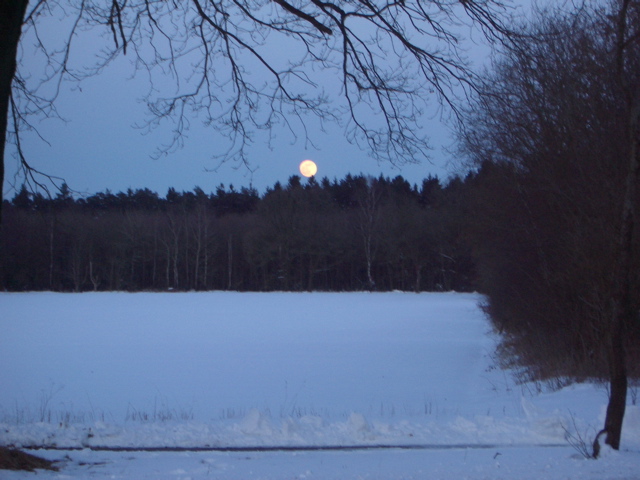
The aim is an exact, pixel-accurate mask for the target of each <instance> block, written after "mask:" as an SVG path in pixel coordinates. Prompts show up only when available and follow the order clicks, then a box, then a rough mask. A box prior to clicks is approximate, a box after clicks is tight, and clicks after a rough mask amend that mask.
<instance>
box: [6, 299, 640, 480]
mask: <svg viewBox="0 0 640 480" xmlns="http://www.w3.org/2000/svg"><path fill="white" fill-rule="evenodd" d="M479 301H480V297H479V296H477V295H472V294H455V293H446V294H426V293H425V294H413V293H297V294H296V293H265V294H260V293H222V292H211V293H162V294H161V293H136V294H127V293H85V294H55V293H26V294H8V293H3V294H0V312H1V313H0V315H1V317H0V328H1V330H0V332H1V334H0V362H1V364H2V365H3V368H2V369H0V385H1V389H0V444H1V445H16V446H21V447H56V448H57V450H39V451H38V452H37V453H38V454H39V455H41V456H45V457H47V458H51V459H62V460H63V461H62V462H61V464H60V466H61V471H60V472H58V473H55V472H38V478H117V479H160V480H164V479H176V480H177V479H204V478H212V479H238V480H239V479H261V478H264V479H294V478H307V479H314V478H315V479H361V478H367V479H429V480H432V479H453V478H455V479H462V478H465V479H472V480H473V479H536V480H538V479H542V478H544V479H600V480H602V479H634V478H640V411H639V409H638V407H636V406H633V405H632V398H631V396H630V399H629V407H628V410H627V412H628V413H627V419H626V422H625V426H624V432H623V450H622V451H620V452H606V455H605V456H604V458H602V459H600V460H598V461H592V460H585V459H583V458H581V457H580V456H579V455H578V454H577V451H576V450H575V449H573V448H572V447H571V446H569V444H568V442H567V440H566V437H567V435H568V434H569V435H571V436H573V437H574V438H575V437H580V436H583V437H584V438H590V437H592V435H593V433H594V431H595V429H599V428H600V426H601V425H602V421H603V414H604V407H605V405H606V400H607V393H606V390H605V389H604V388H603V387H600V386H594V385H577V386H572V387H567V388H565V389H563V390H561V391H558V392H553V393H551V392H548V391H543V392H540V391H539V389H538V388H537V387H538V386H536V385H530V384H529V385H517V384H516V383H515V382H514V380H513V379H512V377H511V376H510V374H509V373H508V372H504V371H502V370H500V369H498V368H496V367H495V361H494V359H493V358H492V355H493V350H494V347H495V342H496V339H495V338H494V336H493V335H492V334H491V333H490V328H489V325H488V322H487V320H486V319H485V318H484V317H483V315H482V313H481V312H480V310H479V309H478V306H477V304H478V302H479ZM338 446H346V447H352V449H350V450H335V449H333V447H338ZM379 446H387V447H396V448H383V449H380V448H373V449H361V448H362V447H379ZM105 447H109V448H116V447H125V448H126V449H128V450H126V451H105V450H100V449H101V448H105ZM158 447H174V448H176V449H189V448H196V449H200V451H172V452H167V451H132V449H138V448H147V449H150V448H158ZM253 447H256V449H253ZM265 447H266V449H267V450H266V451H265V450H264V449H265ZM278 447H286V448H288V449H289V450H284V449H281V450H277V449H276V450H274V448H278ZM292 447H329V448H330V449H326V450H291V448H292ZM401 447H402V448H401ZM226 448H232V449H234V448H235V450H234V451H224V449H226ZM260 448H262V449H263V450H262V451H259V450H257V449H260ZM202 449H209V450H205V451H202ZM216 449H217V450H216ZM33 475H34V474H31V473H24V472H6V471H0V478H3V479H4V478H7V479H17V478H31V477H32V476H33Z"/></svg>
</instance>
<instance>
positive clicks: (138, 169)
mask: <svg viewBox="0 0 640 480" xmlns="http://www.w3.org/2000/svg"><path fill="white" fill-rule="evenodd" d="M513 3H514V4H519V3H521V2H519V1H518V2H513ZM55 25H56V24H53V25H52V27H51V28H52V32H54V34H55V28H56V27H55ZM476 37H479V35H476ZM83 47H86V48H88V49H89V48H90V47H91V46H83ZM469 52H470V53H469V56H470V57H472V60H473V63H474V65H480V64H482V63H483V62H484V61H485V60H486V53H487V52H488V48H487V47H484V48H483V47H478V46H473V45H471V46H470V50H469ZM130 61H131V59H130V58H128V57H120V58H119V59H118V61H116V62H114V63H113V64H112V65H110V66H109V67H108V68H107V69H105V70H104V71H103V72H102V73H101V74H99V75H97V76H94V77H91V78H88V79H85V80H83V81H82V82H81V83H79V84H71V83H68V84H65V85H64V86H63V90H62V92H61V94H60V97H59V98H58V100H57V103H56V105H57V109H58V112H59V114H60V116H61V117H63V118H64V119H65V120H66V121H64V122H63V121H61V120H59V119H46V120H43V121H40V122H38V123H36V124H35V126H36V127H37V128H38V130H39V133H40V135H41V137H42V138H41V137H40V136H38V135H36V134H35V133H33V132H26V133H25V134H24V137H23V139H22V141H23V150H24V152H25V154H26V156H27V160H28V161H29V162H30V164H31V165H32V166H33V167H34V168H36V169H38V170H41V171H43V172H45V173H47V174H50V175H54V176H56V177H60V178H62V179H64V181H66V183H67V184H68V185H69V187H70V188H71V189H72V190H74V191H76V192H80V193H85V194H91V193H96V192H99V191H105V190H107V189H109V190H111V191H112V192H118V191H125V190H126V189H128V188H132V189H137V188H149V189H151V190H153V191H156V192H158V193H159V194H161V195H164V194H165V193H166V191H167V189H168V188H169V187H174V188H176V189H177V190H192V189H193V188H194V187H196V186H199V187H200V188H202V189H203V190H204V191H205V192H207V193H209V192H212V191H215V188H216V187H217V186H218V185H220V184H221V183H222V184H225V185H226V186H227V187H228V186H229V185H230V184H233V185H234V187H236V188H237V189H239V188H241V187H248V186H250V185H251V186H253V187H255V188H256V189H257V190H258V191H259V192H260V193H263V192H264V190H265V189H266V188H267V187H270V186H273V184H274V183H275V182H277V181H279V182H281V183H286V182H287V180H288V178H289V177H290V176H291V175H298V174H299V172H298V165H299V164H300V162H301V161H302V160H305V159H312V160H314V161H315V162H316V164H317V165H318V173H317V175H316V178H318V179H321V178H323V177H328V178H329V179H330V180H333V179H334V178H335V179H341V178H343V177H344V176H345V175H347V174H348V173H351V174H360V173H362V174H365V175H372V176H379V175H380V174H382V175H384V176H390V177H394V176H396V175H402V176H403V177H404V178H406V179H407V180H408V181H410V182H411V183H417V184H420V182H421V181H422V179H424V178H426V177H428V176H429V175H437V176H439V177H440V178H441V179H445V178H447V177H448V176H449V175H451V174H453V173H456V172H458V171H460V166H459V164H458V163H457V162H456V161H455V159H454V158H453V157H452V156H451V154H449V153H447V151H446V147H450V146H451V145H452V138H451V132H450V130H449V129H448V128H447V127H446V125H445V124H444V122H442V121H441V118H440V117H441V116H440V112H438V110H437V109H436V106H437V101H436V99H435V98H434V99H433V101H431V102H430V103H431V104H432V105H433V107H434V108H433V111H432V112H429V114H428V115H427V116H425V118H423V119H422V121H421V124H422V125H424V128H425V131H426V132H427V133H428V135H429V137H430V141H431V145H432V147H433V150H432V152H431V155H432V160H431V161H430V162H422V163H421V164H417V165H416V164H411V165H403V166H402V167H394V166H393V165H391V164H390V163H378V162H377V161H376V160H374V159H372V158H370V157H369V156H368V153H367V152H366V151H363V150H360V149H359V148H358V147H357V146H355V145H350V144H349V143H348V142H347V141H346V140H345V138H344V134H343V131H342V130H341V129H340V127H338V126H335V125H334V126H330V129H331V130H330V131H327V132H322V131H319V130H318V131H315V132H312V134H311V137H312V139H313V141H314V143H315V146H316V147H317V148H315V147H314V146H311V145H305V143H304V140H301V139H298V140H297V141H295V139H294V138H293V137H292V136H291V135H290V134H289V133H288V132H286V131H284V130H283V131H276V133H277V138H276V139H275V141H274V142H273V145H272V148H269V146H268V145H267V142H266V141H260V140H258V141H256V143H255V145H254V146H253V147H252V149H251V155H250V157H251V158H250V159H249V161H250V163H251V168H252V169H253V172H251V171H249V170H247V169H246V168H245V167H244V166H242V165H238V164H234V163H230V162H227V163H222V164H221V163H220V161H219V160H217V159H215V158H214V155H215V154H216V153H219V152H220V150H221V149H222V148H224V147H223V146H224V138H221V136H220V134H219V132H217V131H216V129H215V128H213V127H204V126H202V124H201V121H200V120H199V119H193V121H192V124H191V129H190V131H189V133H188V138H187V139H186V140H185V144H184V147H183V148H180V149H178V150H177V151H175V152H173V153H171V154H169V155H166V156H162V157H161V158H159V159H154V158H152V155H153V153H154V151H155V149H156V148H157V147H158V146H160V145H162V144H163V142H165V141H166V140H167V138H168V135H169V133H168V130H167V129H164V131H163V130H162V129H160V130H156V131H154V132H152V133H150V134H145V133H144V131H143V130H141V129H139V128H136V124H140V123H142V122H143V121H144V119H145V118H146V116H147V107H146V105H145V104H144V103H142V102H140V101H139V100H140V98H141V97H142V96H143V95H144V93H145V92H146V89H147V88H148V82H147V81H146V80H145V79H143V78H141V76H140V77H136V78H134V79H131V78H130V77H131V72H132V71H133V69H132V68H131V66H130ZM446 115H447V112H444V116H445V117H446ZM312 128H313V126H312V125H311V129H312ZM43 139H44V141H43ZM5 158H6V174H5V190H4V191H5V198H12V197H13V196H14V195H15V192H16V188H20V186H21V185H22V182H23V180H22V178H20V177H19V176H16V172H17V165H18V161H17V159H16V157H15V148H14V147H13V146H12V145H8V147H7V152H6V157H5ZM305 181H306V180H305Z"/></svg>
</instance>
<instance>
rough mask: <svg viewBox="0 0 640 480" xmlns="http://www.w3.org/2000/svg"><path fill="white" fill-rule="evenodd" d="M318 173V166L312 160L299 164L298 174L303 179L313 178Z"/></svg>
mask: <svg viewBox="0 0 640 480" xmlns="http://www.w3.org/2000/svg"><path fill="white" fill-rule="evenodd" d="M317 172H318V166H317V165H316V162H314V161H313V160H304V161H303V162H302V163H301V164H300V173H301V174H302V175H303V176H305V177H313V176H314V175H315V174H316V173H317Z"/></svg>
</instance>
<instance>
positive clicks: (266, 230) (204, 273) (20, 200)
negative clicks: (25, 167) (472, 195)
mask: <svg viewBox="0 0 640 480" xmlns="http://www.w3.org/2000/svg"><path fill="white" fill-rule="evenodd" d="M464 186H465V180H461V179H458V178H456V179H454V180H451V181H449V182H448V183H447V184H445V185H443V184H442V183H441V182H440V180H439V179H438V178H437V177H429V178H427V179H425V180H424V181H423V182H422V184H421V185H420V187H418V186H417V185H413V186H412V185H410V184H409V182H407V181H406V180H405V179H403V178H402V177H400V176H398V177H396V178H393V179H389V178H384V177H379V178H370V177H365V176H347V177H346V178H344V179H343V180H340V181H337V180H334V181H329V180H328V179H326V178H324V179H322V180H321V181H320V182H317V181H316V180H315V179H314V178H312V179H309V180H307V181H305V182H302V181H301V179H300V177H298V176H292V177H291V178H290V179H289V181H288V183H287V184H286V185H281V184H280V183H276V184H275V185H274V186H273V187H272V188H269V189H267V191H266V192H265V193H264V194H263V195H259V194H258V192H257V191H256V190H254V189H246V188H243V189H241V190H236V189H234V188H233V186H229V187H228V188H227V187H225V186H224V185H220V186H219V187H218V188H217V189H216V191H215V192H214V193H210V194H206V193H205V192H204V191H203V190H202V189H200V188H195V189H194V190H193V191H188V192H178V191H176V190H175V189H169V191H168V192H167V194H166V195H165V196H164V197H161V196H159V195H158V194H157V193H155V192H152V191H150V190H148V189H141V190H128V191H127V192H126V193H122V192H120V193H116V194H114V193H110V192H109V191H107V192H103V193H97V194H95V195H92V196H88V197H84V198H75V197H74V196H73V195H72V194H71V192H70V191H69V189H68V188H67V187H66V186H63V188H62V189H61V191H60V192H59V193H58V194H57V195H56V196H55V197H54V198H49V197H46V196H43V195H41V194H39V193H35V194H33V193H31V192H29V191H28V190H27V189H26V188H24V187H23V188H22V190H20V191H19V192H18V193H17V194H16V195H15V197H14V198H13V199H12V200H11V201H5V202H4V205H3V216H4V220H3V233H2V243H1V245H0V248H1V249H2V252H1V256H0V282H1V283H0V288H2V289H3V290H8V291H24V290H54V291H91V290H126V291H139V290H240V291H247V290H250V291H271V290H289V291H301V290H330V291H352V290H363V289H371V290H395V289H398V290H413V291H434V290H469V289H472V288H473V287H474V282H475V272H474V264H473V261H472V260H471V257H470V252H469V249H468V248H467V247H466V246H465V242H464V241H463V240H464V235H463V233H462V232H463V228H462V227H463V222H462V220H463V217H464V212H463V210H464V208H463V204H464V202H462V197H463V196H464V190H465V188H464Z"/></svg>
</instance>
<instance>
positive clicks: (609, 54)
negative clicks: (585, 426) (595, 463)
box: [461, 0, 640, 456]
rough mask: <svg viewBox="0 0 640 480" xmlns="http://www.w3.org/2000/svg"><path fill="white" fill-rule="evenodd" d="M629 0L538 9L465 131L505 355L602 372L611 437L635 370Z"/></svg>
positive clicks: (489, 80)
mask: <svg viewBox="0 0 640 480" xmlns="http://www.w3.org/2000/svg"><path fill="white" fill-rule="evenodd" d="M637 8H638V5H637V2H628V1H617V0H616V1H614V2H611V3H610V4H609V5H607V6H596V7H583V8H581V9H579V10H578V11H576V12H571V13H566V12H564V13H563V12H558V11H555V10H553V11H548V12H542V13H541V14H540V16H539V17H538V18H537V19H536V21H535V23H534V24H533V25H532V26H530V27H527V28H526V29H525V31H524V32H523V35H522V37H521V41H519V42H516V43H515V44H513V45H512V48H511V49H508V50H506V51H505V52H503V53H504V54H503V56H501V57H500V58H499V59H498V60H497V62H496V64H495V68H494V70H493V72H491V73H489V74H488V75H487V77H486V82H485V83H484V86H483V88H482V89H481V90H482V94H481V95H479V96H478V98H477V102H476V103H475V104H474V109H473V110H471V109H470V111H469V114H468V117H467V124H466V126H464V127H462V131H461V137H462V139H463V145H464V147H463V148H464V149H465V150H466V152H467V153H470V154H471V157H472V158H474V159H475V160H476V161H477V162H479V163H483V164H484V168H483V176H484V177H485V181H484V187H483V189H484V192H485V194H484V195H480V196H479V200H478V205H484V208H482V209H481V210H482V212H483V215H481V216H479V217H478V219H479V222H478V225H477V228H478V230H477V231H478V232H479V233H480V235H478V236H477V238H478V243H477V248H478V252H479V258H480V259H481V267H480V269H481V271H483V272H484V273H485V282H484V288H485V289H486V291H487V293H488V297H489V305H488V311H489V313H490V315H491V317H492V319H493V321H494V322H495V324H496V326H497V327H498V328H499V329H500V330H501V331H502V332H503V333H504V335H505V337H504V338H505V341H504V343H503V348H504V350H505V352H506V353H507V357H508V358H509V361H511V362H513V363H514V364H515V365H516V366H519V367H524V368H525V370H526V373H527V376H528V377H527V378H542V379H545V378H551V377H555V378H558V377H565V378H569V379H585V378H601V379H606V380H607V381H608V382H609V385H610V397H609V404H608V408H607V415H606V420H605V426H604V429H603V430H602V432H601V433H602V434H606V439H605V442H606V443H607V444H609V445H610V446H611V447H613V448H615V449H618V448H619V446H620V436H621V430H622V421H623V418H624V412H625V405H626V396H627V377H628V375H630V374H633V375H635V376H637V375H638V374H640V372H638V370H637V368H636V367H635V362H636V360H637V357H638V349H637V347H636V344H637V343H638V335H639V334H640V332H639V330H638V326H637V315H638V309H639V308H640V297H638V294H637V286H638V281H639V280H640V279H639V278H638V275H637V265H638V250H639V245H638V243H639V242H638V235H637V233H638V232H637V231H636V226H635V222H636V221H635V212H636V209H637V208H638V199H637V198H636V193H635V192H636V189H637V183H638V180H639V179H638V175H639V170H640V168H639V166H638V165H639V162H638V160H639V159H638V153H637V152H638V151H637V145H638V142H640V129H639V128H638V119H639V117H638V116H639V115H640V95H639V94H640V90H639V89H638V86H640V62H638V59H639V58H640V55H639V52H640V44H638V35H637V28H638V27H639V26H640V23H638V20H639V19H640V17H638V13H639V12H637V11H635V9H637ZM489 189H490V191H487V190H489ZM481 191H482V190H481ZM492 242H493V245H492V244H491V243H492ZM534 306H535V307H534ZM632 359H636V360H632ZM598 449H599V446H598V443H597V438H596V442H595V443H594V456H597V454H598Z"/></svg>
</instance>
